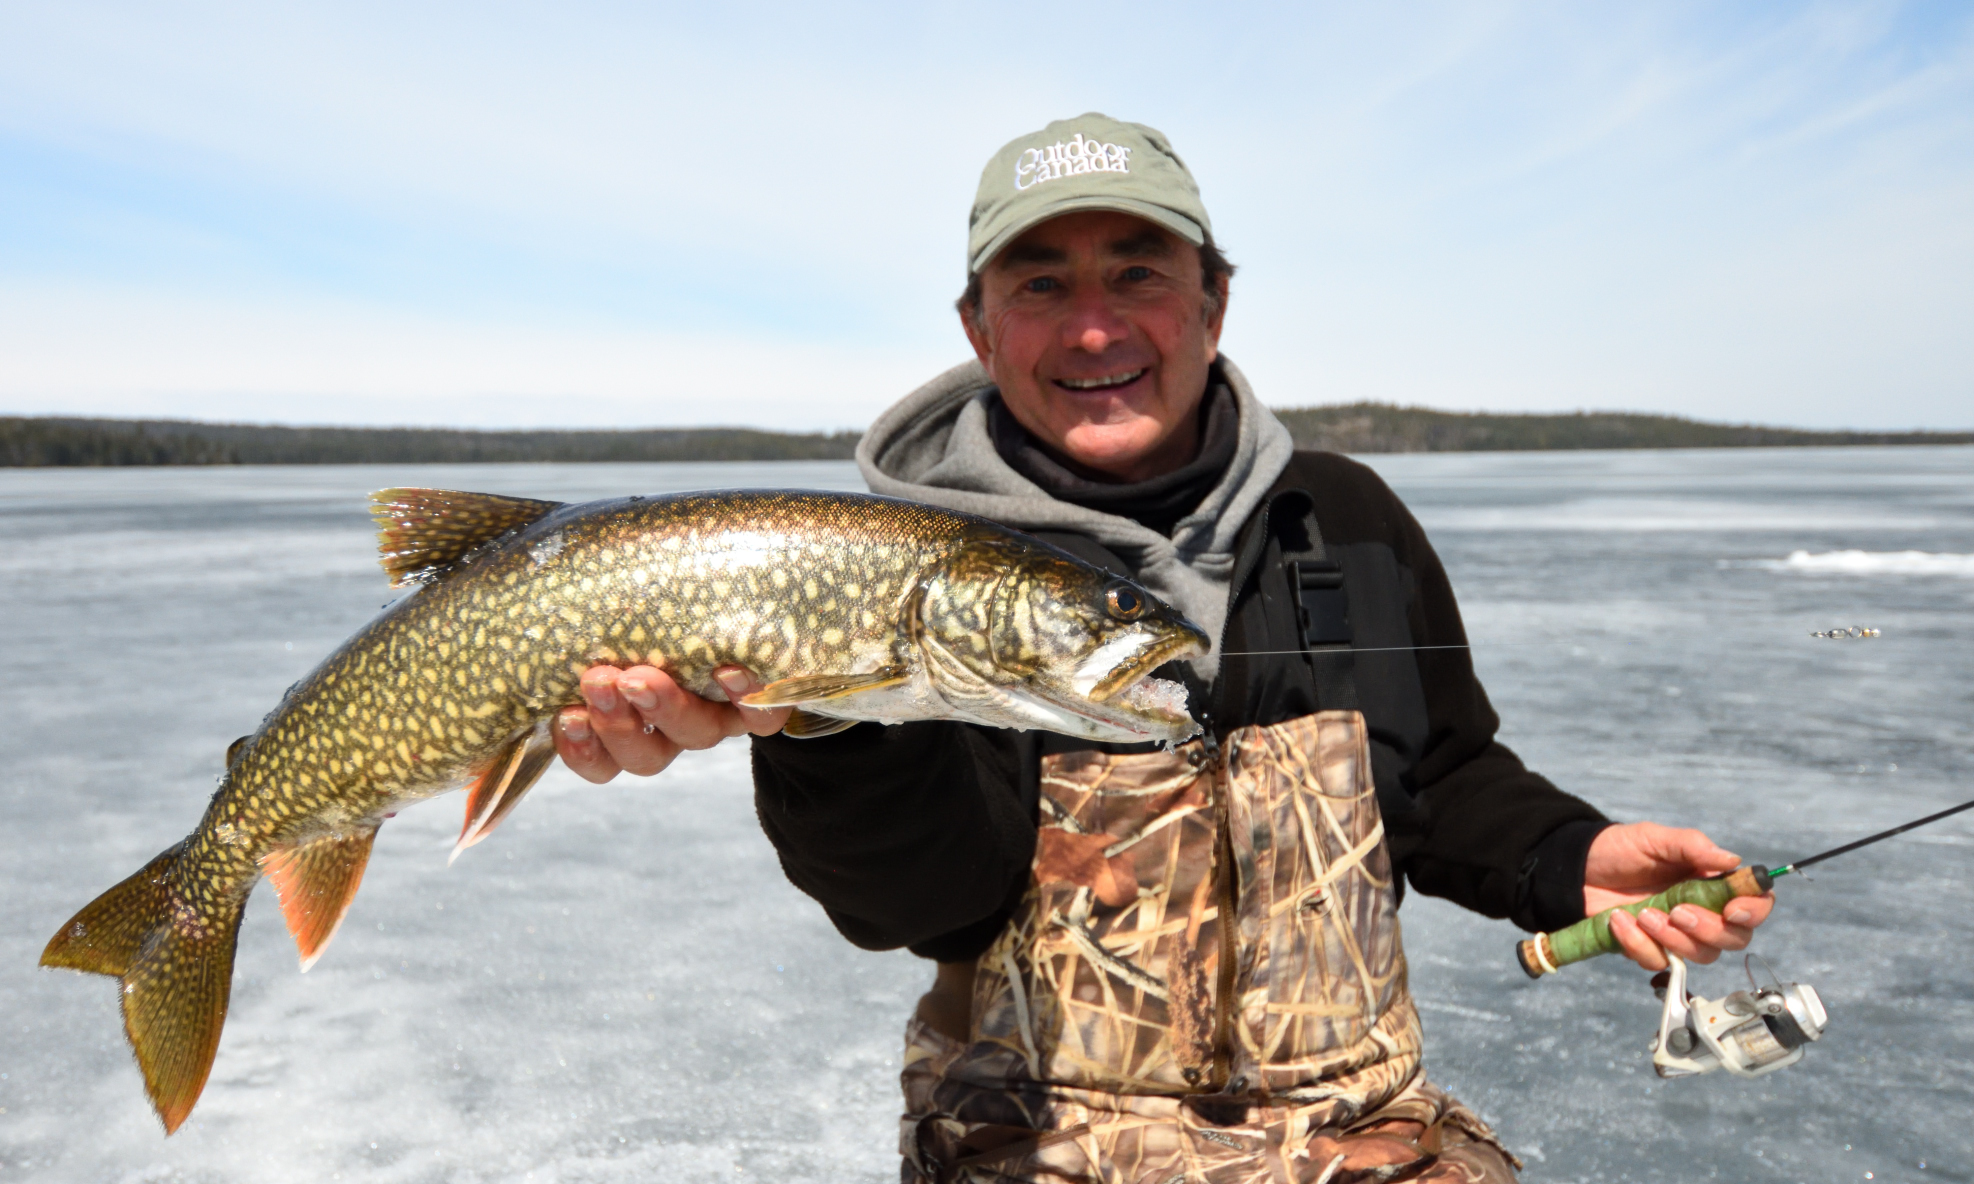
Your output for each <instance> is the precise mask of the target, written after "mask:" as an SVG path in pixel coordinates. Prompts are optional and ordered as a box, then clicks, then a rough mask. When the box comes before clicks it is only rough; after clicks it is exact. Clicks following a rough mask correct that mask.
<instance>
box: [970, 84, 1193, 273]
mask: <svg viewBox="0 0 1974 1184" xmlns="http://www.w3.org/2000/svg"><path fill="white" fill-rule="evenodd" d="M1075 210H1116V211H1118V212H1120V213H1125V214H1135V215H1137V216H1138V217H1140V218H1143V219H1145V220H1146V221H1147V222H1153V223H1156V224H1158V225H1160V226H1163V227H1164V228H1165V229H1167V230H1169V231H1171V232H1172V233H1174V234H1176V235H1178V236H1179V237H1180V238H1183V239H1185V240H1186V241H1187V242H1189V243H1191V244H1193V245H1194V246H1199V245H1201V244H1203V243H1204V242H1206V236H1207V235H1208V234H1209V233H1210V232H1211V231H1212V230H1213V223H1211V222H1210V221H1208V220H1207V217H1206V206H1205V205H1203V204H1202V203H1201V202H1200V199H1199V185H1198V184H1197V183H1195V182H1194V181H1193V175H1192V174H1191V173H1189V172H1187V171H1186V162H1185V161H1183V160H1180V159H1179V154H1178V153H1176V152H1174V151H1172V145H1171V144H1170V143H1168V142H1167V141H1166V139H1165V136H1164V134H1163V133H1161V132H1159V131H1158V130H1156V129H1155V128H1149V127H1146V126H1145V125H1144V124H1142V123H1125V122H1123V121H1122V120H1117V119H1112V118H1111V117H1110V116H1108V115H1101V114H1098V113H1097V112H1095V111H1092V112H1090V113H1089V114H1087V115H1079V116H1077V117H1076V118H1074V119H1058V120H1056V121H1055V122H1054V123H1052V124H1050V125H1049V126H1047V127H1045V128H1043V129H1042V130H1041V131H1039V132H1033V133H1031V134H1029V135H1026V136H1021V137H1019V138H1017V139H1014V140H1011V141H1009V142H1008V145H1007V147H1005V148H1002V149H1001V150H1000V151H999V152H996V153H995V154H994V159H992V160H990V161H988V162H987V167H986V169H985V170H983V171H982V172H981V174H980V190H979V192H978V193H976V194H975V195H974V198H973V216H972V217H971V218H970V219H968V222H967V243H966V258H967V272H968V274H972V273H974V272H977V271H979V270H980V269H981V268H983V267H985V266H987V264H988V263H989V262H991V261H992V260H993V258H994V256H996V255H998V254H1000V253H1001V248H1002V247H1005V246H1007V245H1008V244H1009V243H1011V242H1013V241H1014V240H1015V239H1016V238H1017V237H1018V236H1019V235H1020V234H1021V233H1022V232H1023V231H1025V230H1027V229H1028V228H1029V227H1031V226H1034V225H1036V224H1037V223H1040V222H1046V221H1048V220H1049V219H1050V218H1053V217H1056V216H1057V215H1058V214H1067V213H1070V212H1072V211H1075Z"/></svg>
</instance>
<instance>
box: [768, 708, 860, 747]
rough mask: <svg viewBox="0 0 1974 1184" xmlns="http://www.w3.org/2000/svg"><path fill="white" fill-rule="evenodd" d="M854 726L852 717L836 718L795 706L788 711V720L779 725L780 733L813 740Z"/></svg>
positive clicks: (854, 721) (799, 738)
mask: <svg viewBox="0 0 1974 1184" xmlns="http://www.w3.org/2000/svg"><path fill="white" fill-rule="evenodd" d="M856 726H857V721H856V720H854V719H837V718H835V717H834V716H828V715H818V714H816V713H815V712H813V711H804V710H802V709H801V708H800V707H797V708H796V709H795V710H793V711H791V712H789V713H788V722H787V723H784V724H782V725H781V734H782V735H784V736H791V737H793V738H795V739H797V740H814V739H815V738H817V737H818V736H834V735H836V734H837V733H838V732H844V731H848V730H849V729H851V728H854V727H856Z"/></svg>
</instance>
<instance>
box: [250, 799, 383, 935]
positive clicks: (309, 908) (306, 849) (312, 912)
mask: <svg viewBox="0 0 1974 1184" xmlns="http://www.w3.org/2000/svg"><path fill="white" fill-rule="evenodd" d="M376 841H377V828H376V827H374V826H369V827H364V828H362V829H361V830H353V831H349V832H347V833H345V834H340V835H330V836H329V837H327V838H322V839H317V840H315V841H314V842H312V843H306V844H303V845H301V846H299V847H277V848H275V849H274V850H272V851H269V852H268V853H267V854H265V855H263V856H261V857H260V870H261V871H262V872H263V873H264V874H266V876H267V878H268V879H269V880H272V881H273V882H274V894H275V895H276V896H278V897H280V898H281V915H282V916H283V917H285V918H287V921H288V932H289V933H292V934H294V936H295V948H296V949H297V950H300V951H301V955H302V969H303V970H307V969H308V968H309V967H311V966H313V965H315V960H316V959H317V958H320V957H321V956H322V951H323V949H324V948H326V947H327V946H328V945H329V939H330V938H332V937H334V936H336V927H337V926H339V925H341V924H342V923H343V914H345V913H347V912H349V911H350V901H352V900H355V899H356V888H357V885H358V884H361V883H362V882H363V869H364V867H365V865H367V864H368V863H369V862H370V845H371V844H372V843H374V842H376Z"/></svg>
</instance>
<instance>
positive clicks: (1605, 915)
mask: <svg viewBox="0 0 1974 1184" xmlns="http://www.w3.org/2000/svg"><path fill="white" fill-rule="evenodd" d="M1771 882H1772V881H1771V880H1770V879H1769V874H1768V869H1767V868H1765V867H1763V866H1761V865H1760V864H1755V865H1754V866H1752V867H1744V868H1740V869H1738V870H1736V871H1731V872H1729V873H1727V874H1726V875H1724V876H1715V877H1709V878H1707V879H1704V880H1682V881H1680V882H1679V883H1677V884H1674V885H1673V886H1672V887H1670V888H1668V889H1666V890H1665V891H1664V892H1661V893H1659V894H1658V895H1657V896H1652V897H1648V898H1646V899H1645V900H1640V901H1635V902H1633V903H1631V904H1623V905H1618V906H1617V907H1616V908H1608V909H1605V910H1604V911H1603V912H1601V913H1598V914H1597V915H1596V916H1594V917H1585V918H1584V919H1583V920H1581V921H1578V922H1577V923H1576V924H1574V925H1571V926H1569V927H1568V928H1566V929H1558V930H1557V931H1556V932H1554V933H1538V934H1536V935H1535V936H1534V937H1531V938H1526V939H1524V940H1522V941H1520V942H1518V943H1516V945H1515V959H1516V960H1517V961H1518V962H1520V963H1521V964H1522V970H1523V972H1524V973H1526V974H1527V975H1528V976H1529V977H1530V978H1541V977H1542V976H1543V975H1545V974H1554V973H1556V972H1557V971H1558V970H1561V969H1562V968H1563V967H1565V966H1568V965H1569V964H1570V963H1572V962H1581V961H1583V960H1584V959H1585V958H1595V957H1596V956H1597V955H1599V954H1615V953H1617V952H1619V950H1620V949H1621V948H1622V947H1620V946H1619V945H1618V939H1617V938H1616V937H1615V936H1613V935H1612V933H1611V914H1612V913H1615V912H1617V911H1618V909H1623V910H1624V911H1625V912H1627V913H1630V914H1631V915H1632V916H1634V917H1636V916H1637V915H1638V914H1639V912H1640V911H1641V910H1644V909H1658V910H1659V911H1660V912H1671V911H1672V910H1673V908H1674V906H1676V905H1682V904H1691V905H1698V906H1699V907H1701V908H1703V909H1706V910H1707V911H1708V912H1710V913H1718V912H1720V911H1721V910H1722V909H1724V908H1726V907H1727V902H1728V901H1730V900H1733V899H1734V898H1735V897H1738V896H1760V895H1761V894H1762V893H1764V892H1767V891H1768V888H1769V884H1770V883H1771Z"/></svg>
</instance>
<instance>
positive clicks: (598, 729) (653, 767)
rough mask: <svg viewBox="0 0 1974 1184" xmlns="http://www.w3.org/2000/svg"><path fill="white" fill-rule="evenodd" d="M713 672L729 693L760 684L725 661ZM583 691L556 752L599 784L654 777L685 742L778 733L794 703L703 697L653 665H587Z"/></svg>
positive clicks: (563, 724)
mask: <svg viewBox="0 0 1974 1184" xmlns="http://www.w3.org/2000/svg"><path fill="white" fill-rule="evenodd" d="M713 678H714V680H715V681H716V682H718V683H719V684H720V688H721V689H722V690H724V691H725V692H726V693H727V698H728V699H730V700H737V699H739V698H740V697H741V696H742V695H746V694H749V693H751V692H753V691H755V690H758V689H759V687H760V684H759V683H757V682H755V681H754V676H753V675H751V674H749V673H748V672H747V671H746V670H743V669H742V668H740V667H738V666H722V667H720V668H719V669H718V670H715V671H714V672H713ZM582 693H583V703H582V705H579V706H574V707H564V708H563V709H562V710H561V711H560V712H559V713H557V715H556V717H555V726H554V728H553V731H554V734H555V751H556V752H558V753H560V754H561V756H562V761H563V763H564V764H566V765H568V766H569V767H570V768H571V769H574V770H575V771H576V773H577V775H578V776H580V777H582V778H584V779H585V780H588V781H594V782H597V783H598V784H601V783H603V782H605V781H608V780H610V779H611V778H612V777H615V776H616V775H617V774H618V773H624V772H628V773H635V774H637V775H638V776H640V777H649V776H651V775H652V774H654V773H657V772H658V771H659V770H661V769H663V768H664V767H665V766H666V765H669V764H671V763H672V761H673V760H674V759H675V758H677V756H678V755H679V753H681V752H683V751H685V750H686V749H688V748H693V749H698V748H711V747H713V746H714V745H715V744H718V743H719V742H720V741H722V740H724V739H726V738H727V737H728V736H740V735H745V734H748V733H752V734H754V735H756V736H771V735H773V734H774V733H776V732H779V731H780V730H781V725H782V724H784V723H786V722H787V720H788V712H789V710H790V709H789V708H786V707H778V708H773V709H765V708H755V707H740V706H737V705H735V704H734V703H731V702H728V703H715V702H713V701H712V700H710V699H702V698H700V697H699V696H698V695H695V694H693V693H692V692H691V691H688V690H686V689H685V688H684V687H681V686H680V685H679V684H678V683H676V682H673V681H672V676H671V675H669V674H666V673H665V672H664V671H662V670H659V669H657V668H656V667H652V666H633V667H631V668H630V669H629V670H619V669H617V668H616V667H615V666H592V667H590V668H589V669H588V670H586V671H584V672H583V681H582Z"/></svg>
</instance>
